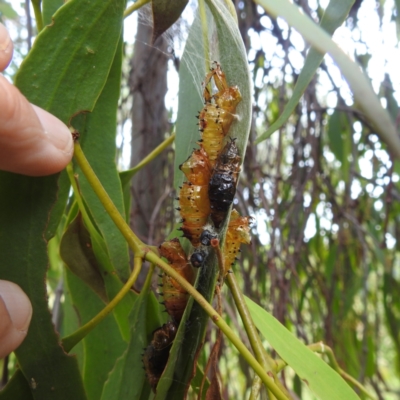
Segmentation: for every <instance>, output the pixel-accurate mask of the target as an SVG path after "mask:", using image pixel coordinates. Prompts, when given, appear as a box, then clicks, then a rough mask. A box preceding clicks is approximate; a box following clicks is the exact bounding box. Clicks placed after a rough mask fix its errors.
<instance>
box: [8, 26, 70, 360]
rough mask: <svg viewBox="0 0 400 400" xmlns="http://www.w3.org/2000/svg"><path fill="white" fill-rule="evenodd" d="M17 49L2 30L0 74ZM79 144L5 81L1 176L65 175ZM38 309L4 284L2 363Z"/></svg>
mask: <svg viewBox="0 0 400 400" xmlns="http://www.w3.org/2000/svg"><path fill="white" fill-rule="evenodd" d="M12 52H13V44H12V42H11V39H10V37H9V35H8V33H7V30H6V28H5V27H4V26H3V25H2V24H0V71H4V69H5V68H6V67H7V65H8V64H9V63H10V61H11V57H12ZM72 154H73V141H72V137H71V133H70V131H69V129H68V128H67V126H65V125H64V124H63V123H62V122H61V121H60V120H58V119H57V118H56V117H54V116H53V115H51V114H49V113H48V112H47V111H44V110H42V109H41V108H39V107H36V106H34V105H32V104H30V103H29V102H28V100H27V99H26V98H25V97H24V96H23V95H22V94H21V93H20V92H19V90H18V89H17V88H15V87H14V86H13V85H11V84H10V83H9V82H8V81H7V80H6V79H5V78H4V77H3V76H1V75H0V170H6V171H11V172H15V173H19V174H24V175H30V176H41V175H50V174H54V173H56V172H59V171H61V170H62V169H63V168H64V167H65V166H66V165H67V164H68V163H69V161H70V160H71V158H72ZM31 317H32V306H31V303H30V301H29V299H28V297H27V296H26V294H25V293H24V292H23V291H22V289H21V288H20V287H19V286H17V285H16V284H15V283H12V282H8V281H2V280H0V358H2V357H4V356H6V355H7V354H9V353H10V352H12V351H13V350H14V349H16V348H17V347H18V346H19V345H20V344H21V343H22V341H23V340H24V338H25V336H26V334H27V331H28V326H29V323H30V320H31Z"/></svg>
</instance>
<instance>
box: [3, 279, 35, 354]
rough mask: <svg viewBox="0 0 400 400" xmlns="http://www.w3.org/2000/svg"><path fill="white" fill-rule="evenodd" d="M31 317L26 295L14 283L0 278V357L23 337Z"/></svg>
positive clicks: (15, 345) (7, 352)
mask: <svg viewBox="0 0 400 400" xmlns="http://www.w3.org/2000/svg"><path fill="white" fill-rule="evenodd" d="M31 318H32V305H31V302H30V301H29V298H28V296H27V295H26V294H25V293H24V291H23V290H22V289H21V288H20V287H19V286H18V285H16V284H15V283H13V282H9V281H3V280H0V358H2V357H4V356H5V355H7V354H9V353H11V352H12V351H13V350H15V349H16V348H17V347H18V346H19V345H20V344H21V343H22V341H23V340H24V339H25V337H26V334H27V333H28V327H29V323H30V321H31Z"/></svg>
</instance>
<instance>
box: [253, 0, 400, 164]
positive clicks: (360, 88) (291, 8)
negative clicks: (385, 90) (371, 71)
mask: <svg viewBox="0 0 400 400" xmlns="http://www.w3.org/2000/svg"><path fill="white" fill-rule="evenodd" d="M255 1H256V3H257V4H259V5H260V6H261V7H263V8H264V9H265V10H267V11H268V12H269V13H271V14H272V15H274V16H281V17H283V18H285V19H286V21H287V22H288V23H289V24H290V25H291V26H293V27H295V28H296V29H297V30H298V31H299V32H300V34H301V35H302V36H303V38H304V39H305V40H307V41H308V42H309V43H311V45H312V46H313V47H314V48H315V49H316V50H318V51H319V52H321V53H329V54H330V55H331V56H332V58H333V59H334V60H335V62H336V63H337V64H338V66H339V68H340V70H341V72H342V74H343V75H344V77H345V78H346V80H347V82H348V83H349V86H350V88H351V90H352V91H353V93H354V98H355V100H356V101H357V105H358V106H359V107H360V108H361V109H362V110H363V112H364V113H365V116H366V117H367V118H368V119H369V120H370V121H371V122H372V124H373V125H374V127H375V129H376V131H377V132H378V133H379V135H380V136H381V137H382V139H383V140H384V141H385V142H386V144H387V145H388V146H389V147H390V148H391V150H392V151H393V153H394V154H395V155H396V157H400V139H399V137H398V134H397V131H396V127H395V126H394V124H393V121H392V120H391V118H390V116H389V113H388V112H387V111H386V110H385V109H384V108H383V107H382V105H381V103H380V100H379V98H378V97H377V95H376V94H375V93H374V91H373V89H372V86H371V83H370V81H369V79H368V78H367V77H366V76H365V74H364V73H363V71H362V70H361V69H360V67H359V65H357V64H356V63H355V62H353V61H352V60H351V59H350V58H349V57H348V55H347V54H345V53H344V52H343V50H341V49H340V48H339V46H338V45H337V44H336V43H335V42H333V40H332V39H331V38H330V36H329V35H328V34H327V33H326V32H325V31H324V30H323V29H321V28H320V27H319V26H318V25H316V24H315V23H314V22H313V21H312V20H311V19H310V18H309V17H307V16H306V15H304V14H302V13H301V12H300V10H299V8H298V7H297V6H295V5H294V4H292V3H291V2H290V1H288V0H281V1H274V0H255Z"/></svg>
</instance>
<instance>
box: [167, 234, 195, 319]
mask: <svg viewBox="0 0 400 400" xmlns="http://www.w3.org/2000/svg"><path fill="white" fill-rule="evenodd" d="M159 252H160V255H161V256H162V257H165V258H166V259H167V260H168V263H169V264H170V265H171V267H172V268H173V269H174V270H175V271H176V272H178V273H179V275H181V276H182V277H183V278H185V279H186V280H187V281H188V282H189V283H191V284H193V283H194V280H195V270H194V269H193V267H192V265H191V264H190V262H189V261H188V260H187V257H186V254H185V252H184V250H183V248H182V246H181V244H180V242H179V240H178V239H177V238H175V239H172V240H170V241H168V242H164V243H162V244H161V246H160V247H159ZM162 285H163V290H162V292H163V296H164V304H165V308H166V310H167V312H168V314H169V315H170V316H171V317H172V318H173V320H174V321H175V322H176V323H179V322H180V320H181V319H182V315H183V313H184V311H185V308H186V304H187V302H188V300H189V296H190V295H189V293H188V292H187V291H186V290H185V289H184V288H183V287H182V286H181V285H180V284H179V283H178V282H177V281H176V280H175V279H173V278H171V277H170V276H169V275H167V274H165V273H164V274H163V277H162Z"/></svg>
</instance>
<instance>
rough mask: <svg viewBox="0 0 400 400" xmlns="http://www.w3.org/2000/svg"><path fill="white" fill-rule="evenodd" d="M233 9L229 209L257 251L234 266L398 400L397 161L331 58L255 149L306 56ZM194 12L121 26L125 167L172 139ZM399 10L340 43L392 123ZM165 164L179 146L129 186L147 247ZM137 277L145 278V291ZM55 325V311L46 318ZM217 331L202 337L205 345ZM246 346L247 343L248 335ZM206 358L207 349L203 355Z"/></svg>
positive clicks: (24, 40)
mask: <svg viewBox="0 0 400 400" xmlns="http://www.w3.org/2000/svg"><path fill="white" fill-rule="evenodd" d="M295 2H296V3H298V5H299V6H301V8H302V9H303V11H304V13H306V14H308V15H309V16H310V17H311V18H312V19H313V20H314V21H315V22H317V23H319V21H320V18H321V16H322V14H323V9H324V8H325V7H326V5H327V2H326V1H318V0H297V1H295ZM234 4H235V7H236V11H237V14H238V19H239V27H240V31H241V34H242V37H243V41H244V43H245V46H246V49H247V52H248V59H249V68H250V70H251V73H252V77H253V85H254V99H253V123H252V129H251V134H250V142H249V145H248V148H247V151H246V158H245V161H244V167H243V171H242V175H241V178H240V183H239V186H238V190H237V195H236V200H235V202H236V207H237V208H238V209H239V210H240V212H241V213H242V214H243V215H248V214H250V215H252V216H254V217H255V220H256V224H255V226H254V228H253V232H252V235H253V240H252V244H251V246H248V247H246V248H243V249H242V253H241V257H240V261H239V262H238V264H237V266H236V271H237V277H238V278H239V279H240V283H241V285H242V288H243V292H244V293H245V294H246V295H247V296H248V297H250V298H252V299H254V300H255V301H257V302H258V303H260V304H261V305H262V306H263V307H265V308H266V309H267V310H268V311H270V312H271V313H272V314H273V315H274V316H275V317H276V318H277V319H278V320H279V321H281V322H282V323H283V324H284V325H285V326H286V327H287V328H288V329H289V330H291V331H292V332H293V333H294V334H295V335H296V336H297V337H299V338H300V339H301V340H303V341H304V342H305V343H306V344H311V343H315V342H318V341H323V342H324V343H326V344H327V345H329V346H330V347H331V348H332V349H333V351H334V353H335V355H336V357H337V360H338V362H339V365H340V366H341V367H342V368H343V369H344V370H346V371H347V372H348V373H349V374H351V375H352V376H354V377H355V378H356V379H358V380H359V381H360V382H361V383H363V384H365V385H366V387H368V388H369V390H370V391H371V392H373V393H375V395H376V397H377V398H379V399H397V398H399V396H400V380H399V376H400V265H399V250H400V242H399V240H400V225H399V222H400V220H399V216H398V214H399V209H400V207H399V202H398V200H399V198H400V191H399V174H400V170H399V164H398V162H396V161H395V160H394V159H393V158H392V156H391V154H390V149H388V148H387V147H386V145H385V144H384V143H383V142H382V141H381V140H380V138H379V137H378V136H377V135H376V133H375V131H374V129H373V127H371V126H370V125H369V124H368V121H367V120H366V118H365V116H364V115H362V114H361V113H360V112H359V111H357V110H355V108H354V107H353V106H354V104H353V100H352V97H351V93H350V91H349V89H348V87H347V85H346V83H345V81H344V80H343V79H342V78H341V75H340V71H339V70H338V69H337V67H336V66H335V65H334V64H333V62H332V61H331V59H330V58H329V57H325V59H324V61H323V62H322V64H321V66H320V68H319V69H318V71H317V74H316V75H315V76H314V77H313V79H312V81H311V83H310V84H309V86H308V88H307V90H306V91H305V93H304V95H303V97H302V98H301V101H300V102H299V104H298V106H297V107H296V109H295V111H294V112H293V114H292V115H291V117H290V119H289V121H288V122H287V123H286V124H285V125H284V126H283V127H282V128H281V129H279V130H278V131H276V132H274V133H272V134H271V135H270V136H269V138H268V139H267V140H265V141H264V142H262V143H260V144H258V145H256V144H255V143H254V142H255V140H256V138H257V137H258V136H259V135H261V134H262V133H264V132H265V131H266V130H267V128H268V127H269V126H270V125H271V124H272V123H273V122H274V121H275V120H276V119H277V118H278V116H279V115H280V114H281V112H282V110H283V108H284V106H285V104H286V103H287V102H288V100H289V99H290V98H291V94H292V92H293V88H294V85H295V83H296V80H297V78H298V75H299V73H300V71H301V68H302V65H303V63H304V59H305V56H306V53H307V51H308V49H309V47H308V45H306V44H305V43H304V42H303V40H302V38H301V36H300V35H299V34H298V33H297V32H296V31H294V30H293V29H291V28H290V27H289V26H288V25H287V24H286V23H285V22H284V21H283V20H281V19H279V18H278V19H277V20H275V19H273V18H271V17H270V16H269V15H268V14H266V13H265V11H264V10H262V9H261V8H260V7H258V6H257V5H255V4H254V3H253V2H251V1H242V0H235V1H234ZM22 6H23V8H24V9H25V11H26V10H29V6H28V7H27V6H26V5H24V4H22ZM194 6H195V5H194V4H192V3H190V4H189V7H187V8H186V10H185V12H184V14H183V17H182V18H181V19H180V20H178V22H177V23H176V24H175V25H174V26H173V27H172V28H170V29H169V30H168V32H167V33H166V34H164V35H163V36H162V37H160V38H159V39H158V40H157V41H156V42H155V44H151V38H152V28H151V22H150V21H151V16H150V14H149V13H148V12H146V11H141V12H140V13H139V16H138V17H137V18H136V17H135V16H132V17H129V18H127V20H126V26H125V35H124V40H125V45H124V52H125V55H126V57H125V61H124V62H125V64H124V68H123V71H124V73H123V85H122V92H121V93H122V97H121V100H120V107H119V131H118V136H117V143H118V146H119V152H118V160H117V161H118V164H119V166H120V168H121V169H127V168H129V167H131V166H134V165H136V164H137V163H138V162H139V161H140V160H141V159H143V157H144V156H146V155H147V154H148V153H149V152H150V151H151V150H153V149H154V147H155V145H156V144H158V143H160V142H161V141H163V140H164V139H165V138H166V137H167V136H169V134H170V132H171V131H172V130H173V127H174V124H175V122H176V114H177V113H176V108H177V87H178V82H177V71H178V70H179V65H180V56H181V54H182V48H183V45H184V40H185V37H186V35H187V31H188V27H189V26H190V24H191V21H192V19H193V10H194ZM398 7H400V4H399V2H398V1H397V2H394V1H392V0H380V1H374V0H356V1H355V2H354V5H353V7H352V8H351V10H350V13H349V15H348V17H347V19H346V21H345V22H344V24H343V25H342V26H341V27H340V28H339V29H338V31H337V32H336V34H335V36H334V39H335V40H336V41H338V42H339V43H340V44H341V46H342V47H344V48H345V50H346V51H347V52H349V54H350V56H351V57H354V58H355V59H356V60H357V61H358V62H359V63H360V64H361V66H362V67H363V69H364V70H365V71H366V73H367V74H368V76H369V77H370V79H371V83H372V85H373V87H374V89H375V91H376V92H377V93H378V94H379V97H380V99H381V102H382V104H383V105H384V106H386V108H387V109H388V111H389V112H390V114H391V116H392V118H393V120H394V121H397V124H398V122H399V107H398V104H399V100H400V92H399V90H400V85H399V83H400V79H399V76H400V75H399V73H398V65H400V56H399V54H400V53H399V46H398V37H399V35H400V31H399V27H400V23H399V21H400V20H399V9H398ZM23 8H21V5H20V4H19V3H17V2H12V3H11V2H7V1H5V0H0V21H1V22H3V23H5V24H6V26H7V27H8V28H9V29H10V32H11V34H12V36H13V39H14V43H15V52H16V56H15V58H14V64H13V65H12V66H11V68H10V69H9V70H8V71H7V73H8V75H9V76H10V77H12V75H13V74H14V72H15V68H16V65H17V64H18V63H19V62H20V60H21V59H22V57H23V56H24V54H26V52H27V50H28V49H29V48H30V46H31V42H32V40H33V39H34V30H33V29H32V26H31V24H32V22H31V20H32V18H31V16H30V13H26V12H24V10H23ZM135 18H136V19H135ZM371 32H372V34H371ZM372 39H375V41H374V42H371V40H372ZM390 49H391V51H389V50H390ZM396 60H397V70H396V68H395V67H394V66H395V65H396ZM173 157H174V154H173V149H169V150H168V151H167V152H164V153H163V154H162V155H160V156H159V157H158V158H157V160H155V161H154V162H153V163H152V164H150V165H148V166H147V167H145V168H143V169H142V170H141V171H140V172H139V173H138V174H137V175H136V176H135V178H134V180H133V185H132V187H131V193H132V198H133V201H132V208H131V221H132V222H131V225H132V229H133V230H134V232H135V233H136V234H137V235H138V236H139V237H140V238H141V239H142V240H143V241H144V242H146V243H149V244H153V245H158V244H159V243H161V242H162V241H163V240H164V238H165V237H167V236H168V234H169V233H170V231H171V230H172V228H173V226H174V224H175V221H176V218H177V215H176V212H175V210H174V206H175V204H174V202H175V201H174V198H175V197H176V193H174V191H173ZM155 171H157V173H155ZM50 254H51V252H50ZM51 264H52V269H51V270H50V271H49V275H48V278H49V292H50V298H51V300H52V302H51V304H54V307H55V310H56V309H57V310H59V309H60V307H59V306H60V301H61V300H62V299H63V296H61V295H59V292H60V291H62V278H61V268H60V265H58V263H57V260H54V261H53V262H52V263H51ZM143 281H144V275H143V277H142V279H141V280H140V281H139V282H138V284H137V285H138V288H139V289H140V285H141V284H142V283H143ZM223 301H224V310H225V314H226V319H227V320H228V321H229V322H230V323H231V324H232V325H233V326H234V327H237V328H238V329H239V332H240V329H241V323H240V322H239V318H238V316H237V314H236V311H235V308H234V307H233V305H232V304H231V299H230V297H229V296H225V297H224V299H223ZM59 321H61V318H57V315H56V316H55V319H54V322H55V323H56V324H57V323H60V322H59ZM59 329H60V330H61V331H62V329H63V327H62V326H59ZM212 335H213V333H212V332H211V330H210V331H209V332H208V333H207V336H208V337H210V336H212ZM242 340H244V342H245V343H246V340H247V339H246V337H244V335H242ZM223 343H224V348H223V351H222V352H221V363H220V365H221V371H222V374H223V381H224V382H230V383H231V385H229V386H226V387H225V389H224V390H225V392H226V393H225V395H226V396H227V398H228V397H229V398H244V397H243V396H244V393H245V392H246V390H247V389H248V388H249V387H250V386H251V383H252V378H251V374H250V371H249V367H248V366H247V364H246V363H245V362H240V363H237V361H236V360H235V359H234V358H232V352H231V348H230V345H229V343H227V342H226V341H224V342H223ZM207 351H208V347H207V346H205V349H204V354H203V355H202V356H201V357H203V358H204V360H205V359H206V354H207ZM238 368H240V369H242V371H241V372H240V371H238ZM228 371H230V372H228ZM238 376H240V378H238ZM283 379H284V380H285V381H286V383H287V385H288V387H290V388H292V389H293V390H295V391H296V392H297V394H298V396H299V397H301V394H300V393H301V384H300V382H299V381H298V380H296V378H294V376H293V374H291V373H290V372H287V371H286V372H284V373H283ZM303 390H304V388H303ZM303 398H306V397H303Z"/></svg>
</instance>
